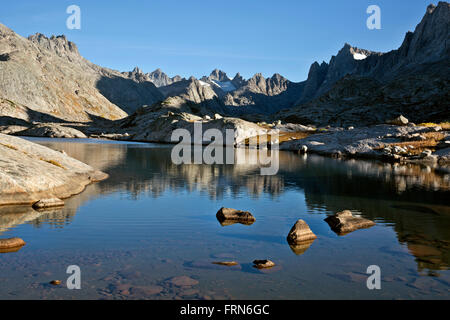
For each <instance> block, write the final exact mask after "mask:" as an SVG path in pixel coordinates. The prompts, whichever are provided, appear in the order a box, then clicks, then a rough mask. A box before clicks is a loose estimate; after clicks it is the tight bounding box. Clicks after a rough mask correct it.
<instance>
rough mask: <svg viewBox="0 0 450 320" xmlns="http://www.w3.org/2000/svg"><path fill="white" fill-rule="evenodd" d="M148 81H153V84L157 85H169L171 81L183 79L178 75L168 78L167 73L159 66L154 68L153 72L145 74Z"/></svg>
mask: <svg viewBox="0 0 450 320" xmlns="http://www.w3.org/2000/svg"><path fill="white" fill-rule="evenodd" d="M146 76H147V78H148V79H149V81H151V82H153V84H154V85H155V86H157V87H158V88H159V87H165V86H168V85H171V84H172V83H175V82H179V81H181V80H183V78H181V77H180V76H178V75H177V76H175V77H173V78H170V77H169V76H168V75H167V74H165V73H164V72H163V71H162V70H161V69H160V68H158V69H156V70H155V71H153V72H150V73H147V74H146Z"/></svg>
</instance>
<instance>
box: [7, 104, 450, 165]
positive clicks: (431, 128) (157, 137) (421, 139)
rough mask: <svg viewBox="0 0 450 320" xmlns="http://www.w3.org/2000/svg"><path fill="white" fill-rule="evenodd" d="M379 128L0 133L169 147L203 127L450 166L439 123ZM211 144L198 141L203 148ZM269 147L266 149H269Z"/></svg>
mask: <svg viewBox="0 0 450 320" xmlns="http://www.w3.org/2000/svg"><path fill="white" fill-rule="evenodd" d="M405 120H406V123H393V122H392V121H390V122H389V124H379V125H373V126H368V127H359V128H355V127H348V128H339V127H329V126H328V127H325V128H315V127H313V126H304V125H300V124H292V123H281V121H276V122H274V123H271V124H268V123H265V122H262V123H261V122H259V123H254V122H250V121H246V120H242V119H239V118H229V117H221V116H220V115H216V117H215V118H214V119H212V118H209V117H208V118H205V117H204V118H202V117H198V116H195V115H192V114H189V113H184V112H182V113H173V112H168V113H167V114H164V115H161V114H152V113H151V112H149V113H140V114H138V115H135V116H134V117H133V118H127V119H125V120H119V121H118V122H108V123H102V124H100V125H95V124H94V125H87V124H75V123H70V124H59V123H45V124H35V125H33V126H32V127H30V128H28V129H25V130H22V131H18V132H11V131H13V129H14V128H10V126H3V127H0V132H4V133H11V134H13V135H19V136H31V137H49V138H73V139H76V138H94V139H105V140H118V141H133V142H152V143H168V144H173V143H177V142H173V141H172V140H171V135H172V132H173V131H174V130H176V129H186V130H188V131H189V132H190V133H191V134H192V135H193V132H194V123H195V122H197V123H198V122H199V123H201V124H202V130H203V132H204V131H205V130H207V129H218V130H219V131H221V132H222V133H224V134H225V131H226V130H227V129H233V130H234V146H235V147H240V148H242V147H248V145H249V142H248V141H249V140H251V139H252V138H255V137H258V136H259V137H261V136H264V135H269V136H270V135H273V134H275V133H276V134H278V135H279V141H278V142H279V144H280V145H279V148H280V150H285V151H293V152H297V153H299V154H304V153H310V154H318V155H322V156H326V157H333V158H337V159H371V160H378V161H383V162H390V163H392V162H399V163H418V164H426V165H433V166H444V167H445V166H448V165H449V164H450V138H449V136H450V131H449V127H448V123H445V125H446V126H445V127H444V128H443V127H442V126H440V125H438V124H431V123H430V124H423V125H415V124H412V123H408V122H407V119H405ZM209 142H210V141H202V143H203V144H208V143H209ZM269 148H270V144H269Z"/></svg>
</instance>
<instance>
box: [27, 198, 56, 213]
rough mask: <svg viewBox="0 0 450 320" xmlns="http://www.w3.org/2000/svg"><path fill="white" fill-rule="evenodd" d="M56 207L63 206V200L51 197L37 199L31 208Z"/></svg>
mask: <svg viewBox="0 0 450 320" xmlns="http://www.w3.org/2000/svg"><path fill="white" fill-rule="evenodd" d="M56 207H64V201H62V200H61V199H58V198H51V199H43V200H39V201H38V202H36V203H35V204H33V208H34V209H37V210H39V209H46V208H56Z"/></svg>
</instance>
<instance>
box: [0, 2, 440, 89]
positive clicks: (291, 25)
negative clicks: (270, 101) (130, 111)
mask: <svg viewBox="0 0 450 320" xmlns="http://www.w3.org/2000/svg"><path fill="white" fill-rule="evenodd" d="M430 3H435V4H437V1H431V0H426V1H423V0H395V1H392V0H371V1H366V0H352V1H350V0H339V1H336V0H323V1H320V0H316V1H309V0H308V1H303V0H278V1H266V0H240V1H237V0H221V1H217V0H209V1H206V0H190V1H185V0H178V1H174V0H149V1H142V0H140V1H139V0H127V1H106V0H98V1H92V0H90V1H88V0H86V1H85V0H72V1H65V0H39V1H35V0H33V1H31V0H27V1H24V0H17V1H7V2H5V3H2V8H1V11H0V23H3V24H4V25H6V26H8V27H9V28H11V29H13V30H14V31H15V32H17V33H19V34H20V35H22V36H28V35H30V34H34V33H36V32H40V33H43V34H46V35H47V36H50V35H52V34H55V35H60V34H65V35H66V36H67V37H68V38H69V40H71V41H73V42H75V43H76V44H77V46H78V48H79V50H80V52H81V54H82V55H83V56H84V57H85V58H87V59H88V60H90V61H92V62H94V63H96V64H98V65H101V66H105V67H109V68H113V69H117V70H120V71H128V70H131V69H133V68H134V67H135V66H139V67H140V68H141V69H143V70H144V71H145V72H150V71H153V70H154V69H156V68H161V69H162V70H163V71H165V72H166V73H167V74H169V75H170V76H174V75H176V74H180V75H181V76H184V77H188V76H190V75H194V76H196V77H200V76H202V75H205V74H209V73H210V72H211V70H213V69H214V68H219V69H222V70H224V71H225V72H227V74H228V75H229V76H234V75H235V74H236V72H240V73H241V74H242V75H243V76H244V77H246V78H248V77H251V76H252V75H253V74H255V73H257V72H261V73H262V74H263V75H264V76H271V75H272V74H274V73H280V74H282V75H284V76H285V77H287V78H288V79H290V80H292V81H302V80H304V79H305V78H306V77H307V74H308V70H309V67H310V65H311V64H312V63H313V62H314V61H316V60H317V61H320V62H321V61H323V60H325V61H329V59H330V58H331V56H332V55H334V54H336V53H337V52H338V50H339V49H340V48H342V46H343V45H344V43H345V42H348V43H350V44H351V45H353V46H357V47H360V48H365V49H369V50H374V51H389V50H392V49H396V48H398V47H399V46H400V44H401V42H402V41H403V38H404V35H405V33H406V32H407V31H408V30H411V31H412V30H414V28H415V26H416V25H417V24H418V23H419V21H420V20H421V19H422V17H423V15H424V14H425V10H426V7H427V5H428V4H430ZM72 4H75V5H78V6H79V7H80V8H81V30H68V29H67V27H66V19H67V17H68V16H69V15H68V14H67V13H66V8H67V7H68V6H69V5H72ZM372 4H376V5H378V6H379V7H380V8H381V26H382V29H381V30H369V29H367V27H366V20H367V18H368V16H369V15H368V14H367V13H366V9H367V7H368V6H369V5H372Z"/></svg>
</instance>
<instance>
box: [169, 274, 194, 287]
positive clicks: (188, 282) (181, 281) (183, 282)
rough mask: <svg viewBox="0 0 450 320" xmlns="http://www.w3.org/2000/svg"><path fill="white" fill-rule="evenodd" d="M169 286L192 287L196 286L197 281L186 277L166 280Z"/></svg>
mask: <svg viewBox="0 0 450 320" xmlns="http://www.w3.org/2000/svg"><path fill="white" fill-rule="evenodd" d="M168 282H169V283H170V284H171V285H174V286H176V287H192V286H196V285H198V281H197V280H194V279H192V278H191V277H188V276H179V277H173V278H171V279H169V280H168Z"/></svg>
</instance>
